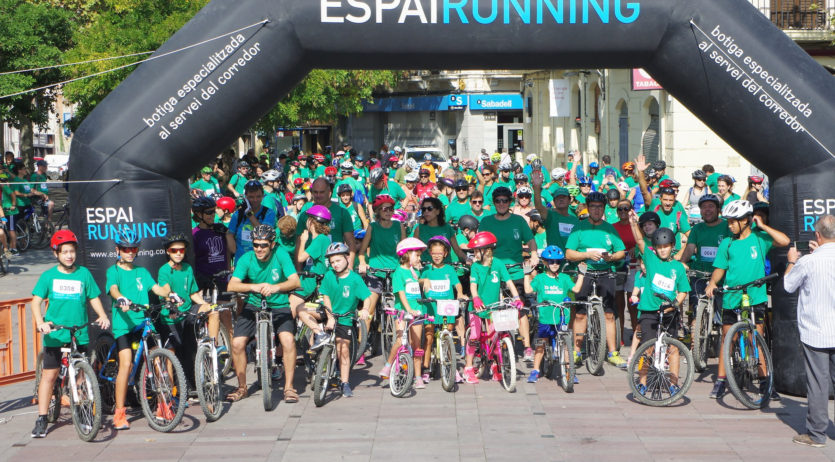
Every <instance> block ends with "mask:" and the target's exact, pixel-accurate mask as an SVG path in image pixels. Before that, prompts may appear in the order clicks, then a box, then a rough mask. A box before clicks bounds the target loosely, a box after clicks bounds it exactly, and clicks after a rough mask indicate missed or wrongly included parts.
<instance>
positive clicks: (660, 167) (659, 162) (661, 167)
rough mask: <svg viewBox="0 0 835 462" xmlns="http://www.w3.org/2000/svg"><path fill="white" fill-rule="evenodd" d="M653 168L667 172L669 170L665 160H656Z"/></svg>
mask: <svg viewBox="0 0 835 462" xmlns="http://www.w3.org/2000/svg"><path fill="white" fill-rule="evenodd" d="M652 168H653V170H666V169H667V163H666V162H664V161H663V160H656V161H655V162H653V163H652Z"/></svg>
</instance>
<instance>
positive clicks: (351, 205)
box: [336, 183, 368, 231]
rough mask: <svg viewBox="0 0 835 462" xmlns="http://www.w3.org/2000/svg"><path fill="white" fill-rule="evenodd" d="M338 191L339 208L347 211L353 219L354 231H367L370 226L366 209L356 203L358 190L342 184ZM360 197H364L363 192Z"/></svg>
mask: <svg viewBox="0 0 835 462" xmlns="http://www.w3.org/2000/svg"><path fill="white" fill-rule="evenodd" d="M336 189H337V191H336V195H337V197H338V200H339V206H340V207H342V208H343V209H345V211H346V212H348V215H349V216H350V217H351V224H352V225H353V228H352V230H353V231H357V230H360V229H365V228H366V227H367V226H368V216H367V215H366V214H365V208H363V207H362V205H361V204H359V203H357V202H356V201H354V198H355V197H356V196H357V190H355V189H354V188H352V187H351V185H350V184H348V183H342V184H341V185H339V187H338V188H336ZM359 196H360V197H364V196H362V192H360V193H359Z"/></svg>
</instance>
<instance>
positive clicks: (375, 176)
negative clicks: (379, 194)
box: [368, 167, 386, 184]
mask: <svg viewBox="0 0 835 462" xmlns="http://www.w3.org/2000/svg"><path fill="white" fill-rule="evenodd" d="M385 174H386V172H384V171H383V169H381V168H380V167H377V168H375V169H374V170H371V175H370V176H369V177H368V179H369V180H370V181H371V184H375V183H377V182H378V181H380V180H382V179H383V176H385Z"/></svg>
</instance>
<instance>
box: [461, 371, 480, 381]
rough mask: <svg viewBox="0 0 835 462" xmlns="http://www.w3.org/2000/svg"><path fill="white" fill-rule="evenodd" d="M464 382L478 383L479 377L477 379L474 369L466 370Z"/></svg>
mask: <svg viewBox="0 0 835 462" xmlns="http://www.w3.org/2000/svg"><path fill="white" fill-rule="evenodd" d="M464 380H465V381H466V382H467V383H478V377H476V375H475V371H474V370H473V368H472V367H465V368H464Z"/></svg>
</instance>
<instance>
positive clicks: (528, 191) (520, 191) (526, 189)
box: [516, 186, 533, 197]
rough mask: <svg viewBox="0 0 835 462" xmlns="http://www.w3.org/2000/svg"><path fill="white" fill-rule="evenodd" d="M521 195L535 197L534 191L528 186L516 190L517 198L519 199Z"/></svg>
mask: <svg viewBox="0 0 835 462" xmlns="http://www.w3.org/2000/svg"><path fill="white" fill-rule="evenodd" d="M521 194H530V195H531V196H533V191H532V190H531V188H529V187H527V186H522V187H521V188H519V189H517V190H516V196H517V197H518V196H520V195H521Z"/></svg>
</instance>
